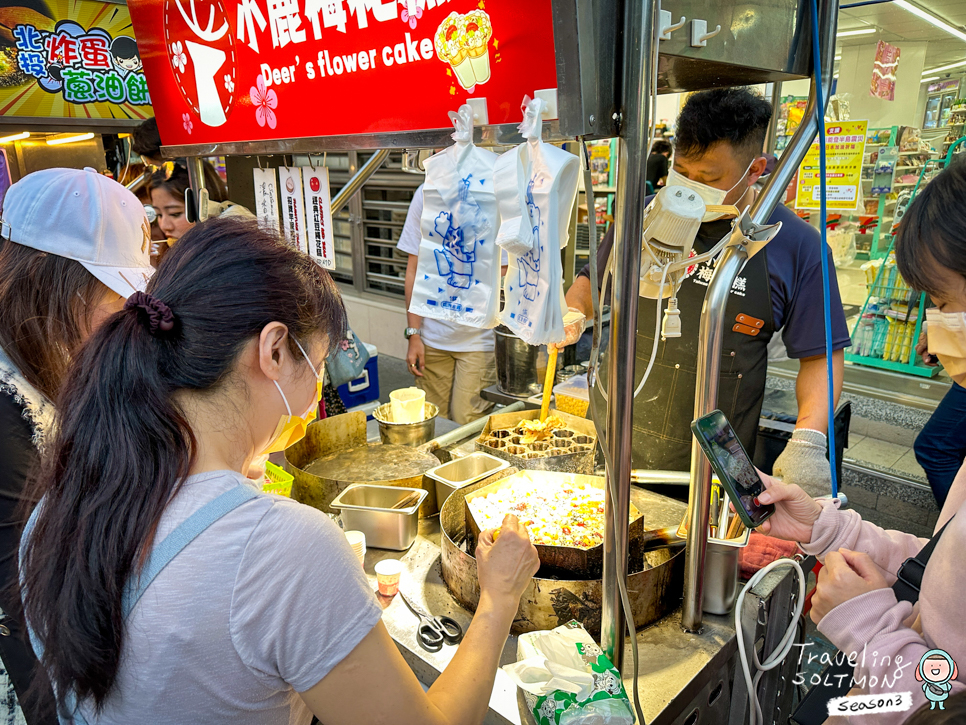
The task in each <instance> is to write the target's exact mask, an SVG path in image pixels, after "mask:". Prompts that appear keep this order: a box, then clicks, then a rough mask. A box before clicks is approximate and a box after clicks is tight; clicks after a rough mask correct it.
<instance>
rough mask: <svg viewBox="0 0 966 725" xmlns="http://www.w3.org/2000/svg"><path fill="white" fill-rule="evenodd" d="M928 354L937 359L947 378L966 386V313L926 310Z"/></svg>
mask: <svg viewBox="0 0 966 725" xmlns="http://www.w3.org/2000/svg"><path fill="white" fill-rule="evenodd" d="M926 322H927V323H928V326H927V329H926V331H927V338H928V340H929V352H930V353H931V354H933V355H935V356H936V357H938V358H939V362H941V363H942V364H943V367H944V368H945V369H946V372H947V373H949V377H951V378H952V379H953V380H955V381H956V382H957V383H958V384H960V385H964V384H966V312H940V311H939V310H937V309H935V308H933V309H929V310H926Z"/></svg>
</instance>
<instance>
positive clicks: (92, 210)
mask: <svg viewBox="0 0 966 725" xmlns="http://www.w3.org/2000/svg"><path fill="white" fill-rule="evenodd" d="M149 245H150V228H149V226H148V223H147V219H146V218H145V215H144V206H143V205H142V204H141V202H139V201H138V199H137V197H135V196H134V194H132V193H131V192H129V191H128V190H127V189H125V188H124V187H123V186H121V185H120V184H118V183H116V182H114V181H112V180H110V179H108V178H107V177H105V176H102V175H101V174H99V173H97V172H96V171H95V170H94V169H84V170H83V171H80V170H77V169H46V170H44V171H37V172H35V173H32V174H29V175H27V176H25V177H24V178H23V179H21V180H20V181H18V182H17V183H16V184H14V185H13V186H11V187H10V189H9V190H8V191H7V193H6V196H5V197H4V199H3V208H2V212H0V320H2V323H0V608H2V610H3V611H2V613H0V616H2V620H0V658H2V660H3V670H5V671H6V672H5V673H2V672H0V722H4V723H5V722H17V721H19V722H22V720H14V719H13V713H4V712H3V710H4V709H5V707H8V706H7V705H6V704H7V703H16V702H18V701H19V704H20V707H21V708H22V709H23V714H24V716H25V718H26V721H27V723H29V725H34V724H35V723H47V722H50V723H53V722H56V718H55V715H54V711H53V709H52V708H49V705H50V704H51V703H52V700H53V696H52V694H50V688H49V686H47V685H46V684H43V685H42V686H38V687H34V688H33V689H34V693H33V695H32V696H30V697H28V689H30V686H31V682H32V680H33V679H34V674H35V670H36V669H39V668H37V666H36V665H37V661H36V658H35V657H34V654H33V652H32V651H31V649H30V646H29V644H28V643H27V638H26V632H25V628H24V627H23V622H22V621H21V615H20V607H19V601H18V600H19V597H18V595H17V592H16V587H15V583H16V581H17V567H18V565H17V550H18V546H19V543H20V533H21V530H22V528H23V523H24V522H25V521H26V516H27V515H29V513H30V509H31V508H32V504H31V502H29V501H26V500H25V495H24V485H25V482H26V480H27V478H28V476H29V475H30V473H31V470H32V469H34V468H35V466H36V464H37V459H38V454H39V452H40V451H41V450H42V449H43V446H44V441H45V438H47V437H48V434H49V433H50V429H51V424H52V421H53V413H54V407H53V406H54V403H55V401H56V396H57V390H58V388H59V387H60V384H61V381H62V379H63V377H64V375H65V373H66V370H67V367H68V364H69V362H70V360H71V357H72V355H73V354H74V353H75V352H76V350H77V349H78V348H79V346H80V344H81V343H82V342H83V341H84V340H85V339H86V338H87V337H88V336H89V335H90V334H91V333H92V332H93V331H94V330H95V329H97V327H98V326H99V325H100V324H101V323H102V322H104V321H105V320H106V319H107V318H108V317H109V316H110V315H111V314H112V313H114V312H116V311H118V310H120V309H121V307H122V306H123V305H124V301H125V299H126V298H127V297H128V296H130V295H132V294H133V293H134V292H136V291H138V290H143V289H144V286H145V285H146V284H147V280H148V279H149V278H150V276H151V274H152V272H153V269H152V268H151V266H150V261H149V256H148V255H149ZM12 689H13V690H15V692H16V695H17V697H16V698H15V697H13V696H12V693H11V690H12ZM36 693H41V694H39V695H37V694H36ZM43 693H46V695H47V696H46V697H44V694H43ZM47 709H49V712H46V710H47ZM5 715H6V717H5ZM8 718H9V719H8Z"/></svg>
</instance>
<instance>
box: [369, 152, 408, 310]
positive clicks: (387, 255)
mask: <svg viewBox="0 0 966 725" xmlns="http://www.w3.org/2000/svg"><path fill="white" fill-rule="evenodd" d="M363 163H365V156H364V155H363V154H359V164H363ZM401 164H402V154H401V153H393V154H391V155H390V156H389V158H388V159H386V162H385V164H384V166H383V168H381V169H380V170H379V171H378V172H377V173H376V174H375V175H373V177H372V179H371V180H370V181H369V182H368V183H366V185H365V186H363V187H362V194H361V196H362V208H361V211H362V220H361V231H362V247H363V255H364V256H363V259H364V264H365V289H366V291H369V292H379V293H382V294H389V295H393V296H398V297H402V296H403V294H404V285H405V282H406V264H407V262H408V256H407V255H406V254H404V253H403V252H400V251H399V250H397V249H396V243H397V242H398V241H399V235H400V234H401V233H402V230H403V226H404V225H405V223H406V215H407V213H408V212H409V204H410V203H411V202H412V200H413V193H414V192H415V191H416V188H417V187H418V186H419V185H420V184H421V183H422V181H423V177H422V176H416V175H413V174H408V173H405V172H404V171H402V169H401Z"/></svg>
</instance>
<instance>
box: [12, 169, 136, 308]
mask: <svg viewBox="0 0 966 725" xmlns="http://www.w3.org/2000/svg"><path fill="white" fill-rule="evenodd" d="M0 237H2V238H4V239H9V240H10V241H11V242H16V243H17V244H22V245H24V246H25V247H31V248H33V249H38V250H40V251H42V252H47V253H49V254H56V255H58V256H60V257H66V258H67V259H73V260H75V261H77V262H80V263H81V264H83V265H84V267H85V268H86V269H87V271H88V272H90V273H91V274H93V275H94V276H95V277H97V279H99V280H100V281H101V282H103V283H104V284H105V285H107V286H108V287H110V288H111V289H112V290H114V291H115V292H117V293H118V294H119V295H121V296H122V297H129V296H130V295H132V294H134V293H135V292H137V291H143V290H144V287H145V286H146V285H147V283H148V280H149V279H150V278H151V275H152V274H154V268H153V267H152V266H151V256H150V254H151V227H150V225H149V224H148V220H147V217H146V216H145V215H144V205H143V204H142V203H141V202H140V201H139V200H138V198H137V197H136V196H134V194H132V193H131V192H130V191H128V190H127V189H125V188H124V187H123V186H121V185H120V184H118V183H117V182H116V181H113V180H112V179H109V178H107V177H106V176H103V175H102V174H99V173H98V172H97V171H96V170H94V169H92V168H89V167H88V168H86V169H84V170H83V171H80V170H78V169H44V170H43V171H35V172H33V173H32V174H27V175H26V176H25V177H23V178H22V179H21V180H20V181H18V182H17V183H16V184H14V185H13V186H11V187H10V188H9V189H8V190H7V193H6V196H4V198H3V210H2V212H0Z"/></svg>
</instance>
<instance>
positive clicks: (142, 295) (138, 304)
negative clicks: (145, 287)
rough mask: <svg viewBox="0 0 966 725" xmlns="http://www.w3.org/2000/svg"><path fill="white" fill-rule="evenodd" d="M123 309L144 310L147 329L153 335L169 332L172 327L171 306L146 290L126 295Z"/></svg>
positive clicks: (172, 315) (172, 314)
mask: <svg viewBox="0 0 966 725" xmlns="http://www.w3.org/2000/svg"><path fill="white" fill-rule="evenodd" d="M124 309H125V310H140V311H141V312H144V314H145V316H146V318H147V321H148V330H149V331H150V333H151V334H152V335H153V336H155V337H157V336H158V333H159V332H170V331H171V330H173V329H174V313H173V312H172V311H171V308H170V307H168V306H167V305H166V304H164V302H162V301H161V300H159V299H158V298H157V297H155V296H153V295H150V294H148V293H147V292H135V293H134V294H133V295H131V296H130V297H128V298H127V302H125V303H124ZM139 316H140V315H139ZM142 319H143V318H142Z"/></svg>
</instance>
